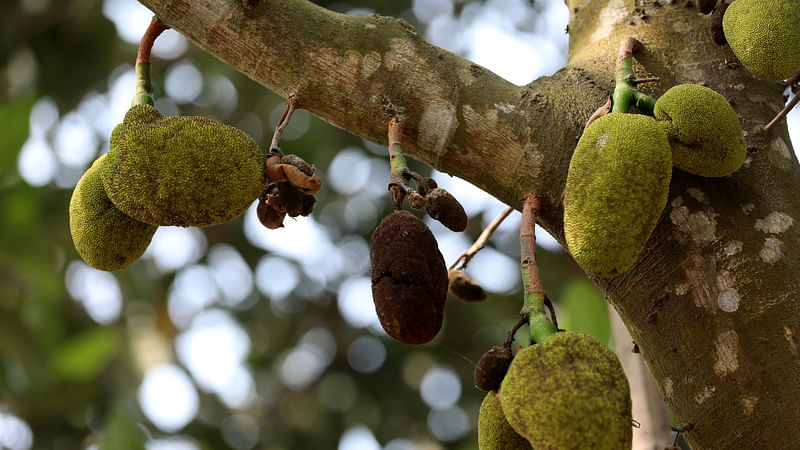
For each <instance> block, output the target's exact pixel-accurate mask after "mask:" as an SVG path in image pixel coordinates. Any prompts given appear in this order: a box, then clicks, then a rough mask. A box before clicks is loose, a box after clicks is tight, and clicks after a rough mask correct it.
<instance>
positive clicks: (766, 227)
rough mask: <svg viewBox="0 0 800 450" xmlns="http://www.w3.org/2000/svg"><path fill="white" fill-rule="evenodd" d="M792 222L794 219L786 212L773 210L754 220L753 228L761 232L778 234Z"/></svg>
mask: <svg viewBox="0 0 800 450" xmlns="http://www.w3.org/2000/svg"><path fill="white" fill-rule="evenodd" d="M793 224H794V219H792V218H791V216H789V215H788V214H785V213H782V212H780V211H773V212H771V213H769V215H768V216H767V217H765V218H763V219H758V220H756V224H755V225H754V228H755V229H756V230H758V231H761V232H763V233H772V234H780V233H783V232H784V231H786V230H788V229H789V227H791V226H792V225H793Z"/></svg>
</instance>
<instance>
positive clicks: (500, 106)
mask: <svg viewBox="0 0 800 450" xmlns="http://www.w3.org/2000/svg"><path fill="white" fill-rule="evenodd" d="M494 107H495V108H497V109H499V110H500V111H503V112H504V113H506V114H508V113H510V112H512V111H514V110H515V109H517V107H516V106H514V105H512V104H511V103H495V104H494Z"/></svg>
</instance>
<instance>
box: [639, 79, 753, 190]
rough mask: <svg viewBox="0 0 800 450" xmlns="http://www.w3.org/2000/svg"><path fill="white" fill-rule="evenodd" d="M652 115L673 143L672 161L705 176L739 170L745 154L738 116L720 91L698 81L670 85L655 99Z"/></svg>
mask: <svg viewBox="0 0 800 450" xmlns="http://www.w3.org/2000/svg"><path fill="white" fill-rule="evenodd" d="M654 115H655V117H656V119H658V121H659V125H661V126H662V127H663V128H664V131H666V133H667V136H668V138H669V144H670V147H672V164H673V165H674V166H675V167H677V168H679V169H681V170H683V171H685V172H689V173H692V174H695V175H700V176H704V177H724V176H727V175H730V174H732V173H733V172H735V171H737V170H739V168H740V167H742V164H744V159H745V157H746V156H747V146H746V144H745V141H744V133H743V132H742V127H741V125H739V118H738V117H737V116H736V112H735V111H734V110H733V107H732V106H731V104H730V103H728V100H726V99H725V97H723V96H722V95H721V94H719V93H718V92H716V91H714V90H713V89H709V88H707V87H705V86H700V85H699V84H679V85H677V86H673V87H671V88H670V89H669V90H668V91H667V92H665V93H664V95H662V96H661V97H659V99H658V100H657V101H656V106H655V109H654Z"/></svg>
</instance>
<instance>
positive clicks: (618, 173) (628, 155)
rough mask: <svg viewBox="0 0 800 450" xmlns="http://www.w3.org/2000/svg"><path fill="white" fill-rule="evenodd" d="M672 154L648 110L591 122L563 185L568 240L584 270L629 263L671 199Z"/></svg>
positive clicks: (617, 269) (604, 272)
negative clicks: (647, 112)
mask: <svg viewBox="0 0 800 450" xmlns="http://www.w3.org/2000/svg"><path fill="white" fill-rule="evenodd" d="M671 177H672V155H671V152H670V147H669V141H668V140H667V135H666V133H665V132H664V130H662V129H661V127H659V126H658V125H657V124H656V121H655V120H653V119H652V118H650V117H646V116H643V115H637V114H622V113H610V114H606V115H605V116H602V117H600V118H599V119H597V120H595V121H594V122H592V124H591V125H590V126H589V127H588V128H587V129H586V131H585V132H584V134H583V136H581V139H580V141H578V146H577V147H576V148H575V153H574V154H573V156H572V161H571V162H570V166H569V172H568V174H567V183H566V186H565V187H564V235H565V238H566V241H567V247H568V249H569V251H570V253H571V254H572V257H573V258H575V261H577V262H578V264H580V265H581V266H582V267H583V268H584V270H586V271H587V272H589V273H591V274H594V275H597V276H601V277H609V278H610V277H614V276H617V275H619V274H621V273H623V272H625V271H626V270H628V269H629V268H630V267H631V266H632V265H633V263H634V262H636V259H637V258H638V257H639V254H640V253H641V251H642V249H643V248H644V245H645V242H647V239H648V238H649V237H650V233H652V232H653V229H654V228H655V226H656V223H657V222H658V218H659V216H660V215H661V212H662V211H663V209H664V206H665V205H666V203H667V195H668V192H669V181H670V178H671Z"/></svg>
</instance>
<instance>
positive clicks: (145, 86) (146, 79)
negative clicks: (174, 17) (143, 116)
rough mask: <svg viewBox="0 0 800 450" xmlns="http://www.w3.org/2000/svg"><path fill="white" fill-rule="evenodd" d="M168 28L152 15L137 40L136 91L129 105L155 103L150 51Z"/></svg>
mask: <svg viewBox="0 0 800 450" xmlns="http://www.w3.org/2000/svg"><path fill="white" fill-rule="evenodd" d="M167 29H169V27H168V26H166V25H165V24H164V23H163V22H161V21H160V20H159V19H158V17H153V20H151V21H150V26H148V27H147V31H145V32H144V35H143V36H142V40H141V41H140V42H139V53H138V54H137V55H136V93H135V94H134V96H133V101H131V106H136V105H155V102H154V101H153V84H152V83H151V82H150V52H151V51H152V50H153V44H154V43H155V41H156V38H157V37H158V36H159V35H160V34H161V33H163V32H164V30H167Z"/></svg>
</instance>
